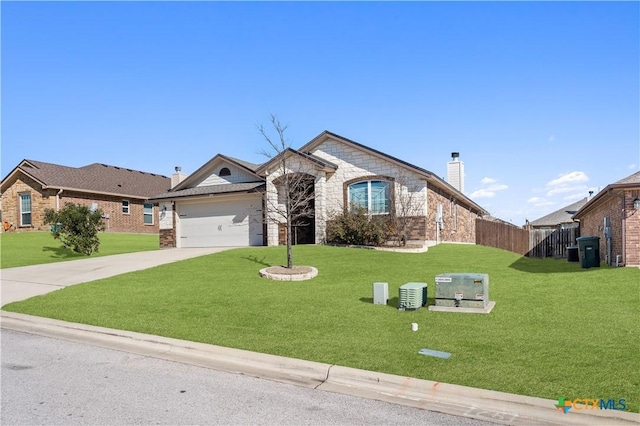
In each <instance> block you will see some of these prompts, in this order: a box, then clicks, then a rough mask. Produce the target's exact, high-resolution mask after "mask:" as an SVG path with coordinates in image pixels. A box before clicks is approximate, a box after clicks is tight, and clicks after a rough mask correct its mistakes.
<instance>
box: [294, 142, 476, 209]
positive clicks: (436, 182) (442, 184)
mask: <svg viewBox="0 0 640 426" xmlns="http://www.w3.org/2000/svg"><path fill="white" fill-rule="evenodd" d="M327 139H333V140H337V141H339V142H342V143H344V144H347V145H351V146H352V147H354V148H356V149H359V150H361V151H365V152H368V153H370V154H372V155H374V156H376V157H379V158H382V159H384V160H386V161H390V162H392V163H395V164H396V165H398V166H400V167H403V168H406V169H408V170H410V171H412V172H414V173H417V174H419V175H422V176H423V177H424V178H425V179H426V180H427V181H428V182H429V183H430V184H431V185H433V186H435V187H437V188H440V189H441V190H443V191H445V192H447V193H449V194H451V195H453V196H454V198H456V200H458V202H461V203H463V204H464V205H466V206H467V207H469V208H470V209H472V210H476V211H477V212H478V213H480V214H482V215H488V214H489V212H488V211H487V210H485V209H483V208H482V207H480V205H478V204H477V203H475V202H474V201H473V200H471V199H470V198H469V197H467V196H466V195H464V194H463V193H462V192H460V191H459V190H457V189H456V188H454V187H453V186H452V185H451V184H449V183H448V182H446V181H445V180H443V179H441V178H440V177H439V176H438V175H436V174H434V173H432V172H430V171H429V170H427V169H423V168H422V167H418V166H416V165H413V164H411V163H408V162H406V161H404V160H400V159H399V158H396V157H393V156H391V155H389V154H385V153H384V152H381V151H378V150H376V149H373V148H370V147H368V146H366V145H362V144H361V143H358V142H355V141H353V140H351V139H347V138H345V137H343V136H340V135H337V134H335V133H332V132H330V131H328V130H325V131H323V132H322V133H320V134H319V135H318V136H316V137H315V138H313V139H312V140H311V141H310V142H308V143H307V144H305V145H304V146H302V147H301V148H300V149H299V150H298V151H301V152H303V153H310V152H311V151H313V150H314V149H315V148H316V147H317V146H318V145H320V144H321V143H322V142H324V141H325V140H327Z"/></svg>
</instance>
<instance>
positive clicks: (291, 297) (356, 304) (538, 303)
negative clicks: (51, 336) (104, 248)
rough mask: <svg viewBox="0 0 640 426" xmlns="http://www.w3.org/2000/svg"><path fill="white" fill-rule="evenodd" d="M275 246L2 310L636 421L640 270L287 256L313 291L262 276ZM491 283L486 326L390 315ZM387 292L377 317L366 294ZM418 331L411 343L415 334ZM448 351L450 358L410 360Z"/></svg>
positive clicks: (321, 250)
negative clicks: (445, 285)
mask: <svg viewBox="0 0 640 426" xmlns="http://www.w3.org/2000/svg"><path fill="white" fill-rule="evenodd" d="M284 261H285V249H284V248H283V247H272V248H266V247H263V248H247V249H236V250H230V251H226V252H221V253H217V254H213V255H209V256H204V257H200V258H195V259H191V260H187V261H183V262H178V263H172V264H168V265H163V266H160V267H157V268H153V269H150V270H146V271H139V272H133V273H130V274H126V275H121V276H118V277H113V278H110V279H105V280H100V281H95V282H92V283H88V284H84V285H79V286H73V287H68V288H66V289H63V290H60V291H56V292H53V293H51V294H48V295H46V296H42V297H35V298H32V299H30V300H27V301H24V302H19V303H13V304H10V305H7V306H5V307H4V309H5V310H8V311H15V312H23V313H28V314H34V315H40V316H46V317H52V318H58V319H62V320H67V321H73V322H81V323H87V324H94V325H100V326H105V327H112V328H116V329H125V330H134V331H139V332H143V333H151V334H157V335H163V336H169V337H175V338H180V339H187V340H192V341H198V342H205V343H212V344H216V345H222V346H228V347H235V348H241V349H247V350H251V351H258V352H263V353H270V354H277V355H283V356H288V357H294V358H300V359H307V360H313V361H319V362H324V363H329V364H337V365H343V366H349V367H355V368H361V369H366V370H374V371H381V372H385V373H390V374H398V375H403V376H411V377H417V378H421V379H428V380H435V381H440V382H446V383H455V384H460V385H466V386H473V387H479V388H485V389H494V390H499V391H504V392H510V393H516V394H523V395H531V396H538V397H542V398H548V399H553V400H557V398H558V397H561V396H562V397H564V398H566V399H575V398H593V399H595V398H615V399H616V400H617V399H619V398H625V399H626V401H627V407H628V409H629V410H632V411H636V412H637V411H639V409H640V396H639V389H640V357H639V356H638V351H639V349H640V322H639V321H638V319H639V318H640V316H639V313H640V303H639V302H640V270H638V269H637V268H608V267H601V268H590V269H581V268H580V265H579V264H577V263H568V262H566V261H562V260H553V259H544V260H542V259H528V258H522V257H520V256H518V255H515V254H513V253H509V252H506V251H502V250H498V249H493V248H488V247H482V246H470V245H440V246H437V247H434V248H431V249H430V250H429V252H427V253H422V254H408V253H390V252H380V251H374V250H363V249H349V248H337V247H327V246H298V247H294V262H295V263H296V264H306V265H312V266H315V267H317V268H318V270H319V275H318V276H317V277H316V278H314V279H313V280H310V281H300V282H278V281H270V280H267V279H264V278H260V277H259V276H258V270H259V269H260V268H262V267H264V266H265V265H279V264H282V263H283V262H284ZM446 272H480V273H488V274H489V278H490V295H491V300H494V301H496V303H497V304H496V307H495V308H494V310H493V311H492V312H491V313H490V314H489V315H480V314H461V313H447V312H432V311H429V310H428V309H426V308H423V309H419V310H417V311H398V310H397V309H396V307H397V296H398V287H399V286H400V285H402V284H404V283H405V282H409V281H418V282H427V283H428V284H429V288H428V292H429V298H430V300H429V303H431V304H432V303H433V299H431V298H432V297H433V295H434V284H433V283H434V277H435V276H436V275H438V274H441V273H446ZM376 281H386V282H388V283H389V295H390V298H391V300H390V301H389V304H388V305H387V306H382V305H374V304H373V303H372V300H373V285H372V284H373V282H376ZM411 322H417V323H418V324H419V330H418V331H417V332H413V331H411V328H410V323H411ZM422 348H428V349H434V350H438V351H446V352H450V353H451V354H452V356H451V358H449V359H440V358H433V357H428V356H424V355H419V354H418V351H419V350H420V349H422Z"/></svg>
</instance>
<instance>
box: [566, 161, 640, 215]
mask: <svg viewBox="0 0 640 426" xmlns="http://www.w3.org/2000/svg"><path fill="white" fill-rule="evenodd" d="M625 190H640V171H637V172H635V173H632V174H630V175H629V176H627V177H625V178H622V179H620V180H619V181H617V182H614V183H611V184H609V185H607V186H605V188H604V189H603V190H602V191H600V192H598V193H597V194H596V195H595V196H594V197H593V198H592V199H591V200H589V202H588V203H586V204H585V205H584V206H582V208H581V209H580V210H578V211H577V212H576V214H575V215H573V218H574V219H579V218H580V217H582V216H584V215H585V214H586V213H587V212H588V211H589V210H591V209H592V208H593V207H595V206H597V205H598V204H600V203H601V202H603V201H605V200H607V199H608V198H609V197H611V196H612V195H614V194H616V193H619V192H621V191H625Z"/></svg>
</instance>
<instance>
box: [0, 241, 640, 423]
mask: <svg viewBox="0 0 640 426" xmlns="http://www.w3.org/2000/svg"><path fill="white" fill-rule="evenodd" d="M221 250H226V248H210V249H187V250H185V249H170V250H160V251H153V252H143V253H133V254H126V255H116V256H108V257H107V256H105V257H102V258H95V259H86V260H80V261H71V262H61V263H56V264H49V265H37V266H30V267H23V268H12V269H6V270H1V271H0V273H2V279H1V286H2V304H3V305H4V304H6V303H9V301H17V300H22V299H25V298H28V297H31V296H33V295H36V294H45V293H48V292H50V291H55V290H57V289H59V288H63V287H65V286H68V285H74V284H78V283H81V282H87V281H92V280H96V279H100V278H105V277H109V276H112V275H117V274H121V273H125V272H130V271H135V270H140V269H145V268H149V267H152V266H156V265H160V264H163V263H170V262H175V261H179V260H183V259H187V258H191V257H197V256H202V255H205V254H209V253H214V252H217V251H221ZM0 315H1V316H0V326H1V327H2V328H7V329H11V330H16V331H21V332H25V333H31V334H38V335H43V336H48V337H53V338H57V339H64V340H70V341H74V342H79V343H84V344H90V345H95V346H100V347H104V348H108V349H114V350H120V351H124V352H130V353H136V354H140V355H144V356H150V357H155V358H160V359H165V360H171V361H176V362H181V363H186V364H191V365H197V366H201V367H206V368H211V369H216V370H222V371H227V372H233V373H239V374H244V375H249V376H254V377H259V378H263V379H269V380H274V381H278V382H284V383H291V384H295V385H298V386H305V387H311V388H314V389H320V390H324V391H329V392H337V393H344V394H349V395H354V396H359V397H363V398H370V399H376V400H380V401H385V402H389V403H394V404H400V405H405V406H412V407H416V408H421V409H425V410H430V411H436V412H441V413H447V414H452V415H456V416H462V417H469V418H474V419H478V420H485V421H489V422H493V423H499V424H509V425H625V424H626V425H631V424H635V425H639V424H640V414H638V413H629V412H620V411H615V410H595V409H592V410H586V409H582V410H573V409H572V410H569V412H568V413H566V414H565V413H563V412H562V411H561V410H558V409H556V408H555V405H556V404H557V403H558V401H557V400H548V399H542V398H535V397H528V396H522V395H513V394H508V393H503V392H497V391H490V390H484V389H477V388H471V387H466V386H458V385H450V384H446V383H439V382H432V381H429V380H421V379H414V378H410V377H402V376H394V375H389V374H384V373H378V372H373V371H365V370H358V369H353V368H348V367H342V366H338V365H330V364H323V363H317V362H311V361H304V360H298V359H293V358H285V357H280V356H275V355H267V354H260V353H254V352H249V351H244V350H239V349H232V348H226V347H220V346H214V345H208V344H202V343H196V342H189V341H184V340H178V339H171V338H166V337H161V336H154V335H148V334H142V333H135V332H129V331H122V330H114V329H108V328H104V327H95V326H89V325H84V324H76V323H69V322H64V321H58V320H53V319H48V318H41V317H34V316H30V315H23V314H16V313H11V312H5V311H1V312H0Z"/></svg>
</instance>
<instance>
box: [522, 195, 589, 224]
mask: <svg viewBox="0 0 640 426" xmlns="http://www.w3.org/2000/svg"><path fill="white" fill-rule="evenodd" d="M587 200H588V198H587V197H585V198H583V199H582V200H579V201H576V202H575V203H573V204H569V205H568V206H565V207H563V208H561V209H560V210H556V211H555V212H553V213H549V214H548V215H546V216H543V217H541V218H540V219H536V220H534V221H532V222H529V224H530V225H531V226H534V227H535V226H557V225H560V224H562V223H572V222H573V219H572V216H573V215H574V214H576V212H577V211H578V210H580V208H582V206H584V205H585V204H587Z"/></svg>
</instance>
